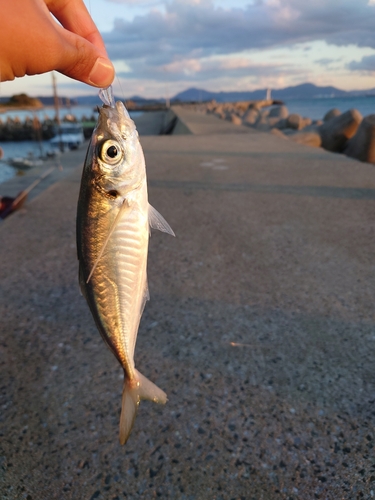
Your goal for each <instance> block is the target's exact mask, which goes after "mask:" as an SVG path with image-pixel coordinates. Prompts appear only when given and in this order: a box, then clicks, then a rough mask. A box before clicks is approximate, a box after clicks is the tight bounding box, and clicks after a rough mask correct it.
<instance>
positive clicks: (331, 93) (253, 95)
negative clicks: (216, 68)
mask: <svg viewBox="0 0 375 500" xmlns="http://www.w3.org/2000/svg"><path fill="white" fill-rule="evenodd" d="M266 93H267V89H266V88H264V89H258V90H253V91H242V92H209V91H207V90H204V89H198V88H190V89H187V90H184V91H183V92H180V93H179V94H177V95H175V96H174V98H173V99H172V100H177V101H209V100H211V99H215V101H217V102H233V101H251V100H258V99H265V98H266ZM374 93H375V89H370V90H358V91H357V90H353V91H350V92H346V91H345V90H340V89H338V88H336V87H331V86H328V87H319V86H317V85H314V84H313V83H303V84H301V85H296V86H294V87H286V88H284V89H274V90H272V92H271V95H272V99H280V100H286V99H314V98H319V97H353V96H361V95H369V94H370V95H371V94H374Z"/></svg>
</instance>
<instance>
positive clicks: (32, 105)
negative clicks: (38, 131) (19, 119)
mask: <svg viewBox="0 0 375 500" xmlns="http://www.w3.org/2000/svg"><path fill="white" fill-rule="evenodd" d="M0 107H2V108H6V109H9V108H17V109H39V108H43V103H42V102H41V100H40V99H38V97H29V96H28V95H27V94H17V95H13V96H12V97H9V98H6V100H5V101H3V102H1V103H0Z"/></svg>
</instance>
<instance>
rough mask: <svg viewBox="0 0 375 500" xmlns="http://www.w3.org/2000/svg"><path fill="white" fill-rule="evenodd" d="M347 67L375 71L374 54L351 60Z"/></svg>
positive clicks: (353, 69)
mask: <svg viewBox="0 0 375 500" xmlns="http://www.w3.org/2000/svg"><path fill="white" fill-rule="evenodd" d="M374 1H375V0H374ZM347 67H348V69H350V70H352V71H365V72H370V73H372V72H375V55H370V56H365V57H363V58H362V59H361V60H360V61H352V62H350V63H349V64H348V66H347Z"/></svg>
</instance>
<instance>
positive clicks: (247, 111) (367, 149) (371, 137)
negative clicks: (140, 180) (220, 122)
mask: <svg viewBox="0 0 375 500" xmlns="http://www.w3.org/2000/svg"><path fill="white" fill-rule="evenodd" d="M192 107H193V108H194V109H195V110H196V111H198V112H203V113H208V114H213V115H215V116H217V117H218V118H221V119H224V120H228V121H230V122H231V123H233V124H235V125H245V126H248V127H251V128H254V129H255V130H259V131H261V132H271V133H274V134H276V135H278V136H281V137H284V138H285V139H289V140H291V141H294V142H297V143H299V144H305V145H308V146H313V147H321V148H323V149H326V150H327V151H331V152H333V153H343V154H345V155H347V156H350V157H352V158H355V159H357V160H360V161H363V162H368V163H375V115H368V116H365V117H362V115H361V113H360V112H359V111H358V110H356V109H350V110H348V111H346V112H344V113H341V111H340V110H338V109H336V108H334V109H331V110H330V111H328V112H327V113H326V114H325V115H324V117H323V119H322V120H312V119H311V118H308V117H303V116H301V115H299V114H296V113H292V114H290V113H289V111H288V108H287V106H285V105H284V104H280V103H279V102H277V101H276V102H275V101H267V100H264V101H250V102H249V101H247V102H246V101H245V102H237V103H223V104H221V103H217V102H215V101H211V102H209V103H203V104H194V105H192Z"/></svg>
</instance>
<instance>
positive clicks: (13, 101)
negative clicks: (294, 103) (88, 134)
mask: <svg viewBox="0 0 375 500" xmlns="http://www.w3.org/2000/svg"><path fill="white" fill-rule="evenodd" d="M267 92H271V96H272V99H276V100H280V101H286V100H292V99H319V98H320V99H321V98H332V97H338V98H345V97H348V98H350V97H375V88H373V89H367V90H351V91H345V90H341V89H338V88H336V87H332V86H326V87H321V86H318V85H314V84H313V83H302V84H300V85H295V86H292V87H285V88H283V89H267V88H262V89H257V90H252V91H245V90H244V91H233V92H231V91H226V92H211V91H209V90H206V89H201V88H195V87H192V88H189V89H187V90H184V91H183V92H179V93H178V94H176V95H175V96H173V97H170V102H171V104H178V103H186V102H207V101H212V100H215V101H216V102H218V103H224V102H239V101H256V100H262V99H265V98H266V95H267ZM116 100H123V101H126V103H127V105H128V107H129V109H140V108H142V109H150V110H152V109H153V107H154V105H164V104H165V99H164V98H145V97H142V96H139V95H134V96H130V97H125V98H124V96H116ZM53 103H54V98H53V97H52V96H38V97H29V96H28V95H26V94H18V95H14V96H12V97H1V98H0V112H1V111H6V110H7V109H9V108H19V109H38V108H41V107H43V106H52V105H53ZM59 103H60V105H61V106H67V107H70V106H76V105H81V106H92V107H95V106H98V105H99V106H100V105H101V101H100V99H99V96H98V94H92V95H83V96H76V97H74V98H69V97H65V96H64V97H61V96H59Z"/></svg>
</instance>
